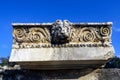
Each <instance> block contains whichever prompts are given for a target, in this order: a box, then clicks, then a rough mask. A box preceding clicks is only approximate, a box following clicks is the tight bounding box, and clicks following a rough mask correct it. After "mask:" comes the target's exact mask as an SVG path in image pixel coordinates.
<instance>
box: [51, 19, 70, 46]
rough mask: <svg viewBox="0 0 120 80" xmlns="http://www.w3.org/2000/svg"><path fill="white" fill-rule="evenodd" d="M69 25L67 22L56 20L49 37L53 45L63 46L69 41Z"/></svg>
mask: <svg viewBox="0 0 120 80" xmlns="http://www.w3.org/2000/svg"><path fill="white" fill-rule="evenodd" d="M70 31H71V24H70V22H69V21H67V20H64V22H62V21H61V20H57V21H56V22H55V23H54V24H53V27H52V32H51V37H52V43H53V44H63V43H67V42H68V41H69V36H70Z"/></svg>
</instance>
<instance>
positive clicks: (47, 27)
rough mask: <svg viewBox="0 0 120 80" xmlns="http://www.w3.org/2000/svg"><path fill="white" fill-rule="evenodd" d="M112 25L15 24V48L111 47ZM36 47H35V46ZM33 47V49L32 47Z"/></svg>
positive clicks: (60, 22)
mask: <svg viewBox="0 0 120 80" xmlns="http://www.w3.org/2000/svg"><path fill="white" fill-rule="evenodd" d="M111 26H112V23H97V24H96V23H95V24H94V23H87V24H86V23H84V24H83V23H82V24H81V23H70V22H69V21H68V20H64V21H63V22H62V21H61V20H57V21H56V22H55V23H49V24H44V25H42V24H29V23H28V24H26V23H20V24H17V23H16V24H15V23H14V24H13V28H14V30H13V36H14V45H13V48H28V47H29V46H30V47H29V48H36V47H38V46H39V47H42V46H45V47H52V46H56V47H57V46H58V47H60V46H62V45H64V46H63V47H67V46H68V47H69V46H82V45H83V44H84V46H91V47H92V46H93V47H94V46H95V45H96V46H111V33H112V31H111ZM34 45H35V46H36V47H35V46H34ZM31 46H32V47H31Z"/></svg>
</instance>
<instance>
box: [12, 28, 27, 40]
mask: <svg viewBox="0 0 120 80" xmlns="http://www.w3.org/2000/svg"><path fill="white" fill-rule="evenodd" d="M13 33H14V36H15V40H16V41H18V42H23V41H25V38H26V35H25V34H26V31H25V29H24V28H15V29H14V32H13Z"/></svg>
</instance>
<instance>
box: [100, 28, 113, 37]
mask: <svg viewBox="0 0 120 80" xmlns="http://www.w3.org/2000/svg"><path fill="white" fill-rule="evenodd" d="M100 33H101V35H103V36H109V35H110V34H111V30H110V28H109V27H101V29H100Z"/></svg>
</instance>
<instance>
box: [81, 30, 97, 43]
mask: <svg viewBox="0 0 120 80" xmlns="http://www.w3.org/2000/svg"><path fill="white" fill-rule="evenodd" d="M80 36H81V38H80V40H81V41H82V42H94V39H95V33H94V32H93V31H92V30H91V29H88V28H83V29H82V30H81V32H80Z"/></svg>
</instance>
